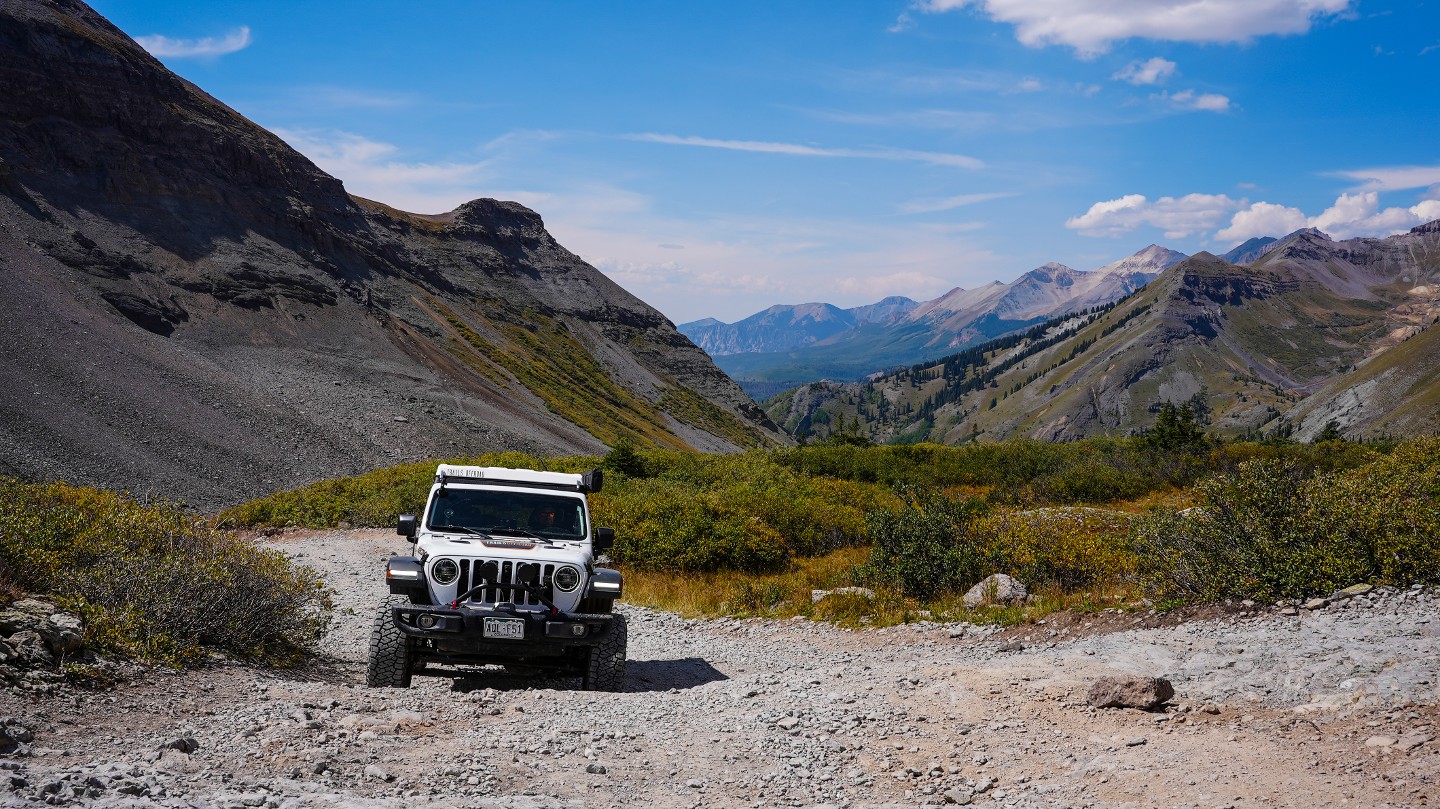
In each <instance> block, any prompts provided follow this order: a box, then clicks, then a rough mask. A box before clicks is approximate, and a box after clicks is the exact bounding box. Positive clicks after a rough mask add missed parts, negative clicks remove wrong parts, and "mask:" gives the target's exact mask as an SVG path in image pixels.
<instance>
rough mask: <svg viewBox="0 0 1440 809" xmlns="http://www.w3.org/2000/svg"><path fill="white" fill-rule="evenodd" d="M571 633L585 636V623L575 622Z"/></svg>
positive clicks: (580, 636)
mask: <svg viewBox="0 0 1440 809" xmlns="http://www.w3.org/2000/svg"><path fill="white" fill-rule="evenodd" d="M570 634H572V635H574V636H575V637H577V638H583V637H585V625H584V624H575V625H574V626H572V627H570Z"/></svg>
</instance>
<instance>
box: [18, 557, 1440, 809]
mask: <svg viewBox="0 0 1440 809" xmlns="http://www.w3.org/2000/svg"><path fill="white" fill-rule="evenodd" d="M278 545H279V547H282V548H284V549H285V550H286V551H287V552H289V553H291V554H293V555H294V556H295V557H296V558H298V559H300V560H302V561H304V562H306V563H308V564H311V565H313V566H315V567H316V568H317V569H320V570H321V571H323V572H324V573H325V575H326V577H327V579H328V580H329V581H330V583H331V584H332V585H333V586H335V587H336V588H337V590H338V591H339V593H340V602H341V603H342V604H350V605H353V607H354V613H353V614H348V615H342V616H340V618H339V619H337V622H336V627H335V630H334V632H333V633H332V635H331V637H330V639H329V641H328V644H329V649H330V651H331V652H332V653H333V655H334V660H333V661H331V662H330V663H329V664H327V665H326V666H324V667H323V668H321V669H320V670H318V671H312V672H308V673H305V674H283V673H282V674H276V673H270V672H257V671H254V670H250V669H247V668H244V667H239V666H220V667H215V668H211V669H207V670H204V671H200V672H190V673H186V674H160V675H156V676H154V677H153V678H152V679H150V680H149V681H148V682H142V683H132V684H129V685H126V686H124V687H122V688H121V689H119V690H118V691H115V692H112V693H96V692H65V693H62V694H59V695H56V696H51V697H45V698H40V699H35V698H22V697H19V696H16V695H12V694H6V695H4V696H3V697H0V700H3V704H0V713H4V714H7V715H10V716H14V717H20V718H21V719H22V721H23V722H24V723H26V724H27V725H28V726H29V727H31V728H32V729H33V730H34V733H35V736H34V739H33V741H32V742H31V743H30V744H29V745H28V746H29V750H28V754H27V755H18V756H9V757H5V758H4V759H3V760H0V768H4V770H5V771H4V772H0V805H3V806H31V805H44V804H46V803H51V804H54V803H71V804H76V803H83V804H89V805H95V806H117V807H119V806H171V807H190V806H194V807H297V808H298V807H435V808H436V809H440V808H441V807H456V809H459V807H497V808H498V807H511V808H513V809H540V808H541V807H612V806H613V807H630V806H644V807H647V809H668V808H669V807H686V808H687V809H688V808H689V807H711V806H721V807H726V806H737V807H740V806H748V807H758V806H806V807H809V806H819V805H827V804H828V805H833V806H837V807H846V806H848V807H856V808H857V809H858V808H859V807H871V806H904V807H910V806H922V805H927V804H928V805H935V804H946V803H951V804H954V803H959V804H968V805H972V806H994V807H1001V806H1007V807H1008V806H1016V807H1029V806H1036V807H1062V806H1077V807H1090V806H1095V807H1110V806H1135V807H1141V806H1161V807H1182V806H1195V807H1223V806H1231V807H1242V808H1243V807H1274V806H1307V807H1313V806H1346V805H1351V806H1440V711H1437V709H1436V704H1437V702H1440V651H1437V650H1440V593H1437V592H1434V591H1420V590H1413V591H1406V592H1404V593H1390V594H1386V595H1381V596H1380V597H1371V598H1366V599H1359V600H1352V601H1350V602H1346V606H1345V607H1344V608H1340V607H1331V608H1329V609H1326V610H1323V611H1319V612H1315V613H1302V614H1301V615H1299V616H1295V617H1285V616H1279V615H1276V614H1274V613H1273V612H1269V613H1266V614H1264V615H1261V616H1258V617H1255V618H1252V619H1228V620H1226V621H1221V622H1197V623H1191V624H1185V625H1182V626H1178V627H1172V628H1166V629H1152V630H1143V629H1132V630H1127V631H1123V632H1114V633H1110V634H1103V635H1091V636H1088V637H1079V638H1075V639H1066V636H1065V635H1062V634H1060V633H1058V632H1057V634H1056V637H1046V635H1048V634H1049V633H1051V632H1056V630H1054V629H1052V628H1048V627H1052V626H1053V624H1051V625H1047V626H1037V627H1035V628H1034V634H1036V635H1038V637H1037V639H1036V640H1035V641H1034V642H1033V643H1034V645H1028V644H1027V648H1024V649H1023V650H1021V651H1017V652H1002V651H1000V646H1001V644H1000V643H997V642H996V640H995V639H993V638H989V637H987V636H986V635H987V633H985V632H983V631H979V630H978V629H971V630H969V631H966V628H965V627H964V625H940V624H919V625H911V626H908V627H900V628H892V629H887V630H861V631H848V630H843V629H837V628H834V627H831V626H828V625H822V624H814V623H811V622H808V621H801V620H796V621H784V622H772V621H759V620H748V621H737V620H715V621H687V620H683V619H681V618H678V617H676V616H674V615H670V614H665V613H657V612H652V611H647V610H640V609H634V608H628V609H627V612H628V614H629V615H630V617H631V621H632V624H631V627H632V628H631V647H630V669H629V680H628V687H627V689H626V692H625V693H623V694H592V693H586V692H581V691H576V690H569V689H568V688H567V687H566V686H567V685H568V684H567V683H563V682H558V683H557V682H551V683H545V684H543V685H545V686H548V687H540V688H537V687H533V686H534V685H535V684H534V683H527V682H525V681H523V680H519V679H515V678H511V677H506V676H503V675H497V676H492V677H486V678H482V679H475V680H470V681H462V682H459V683H454V682H452V681H450V680H442V679H433V678H417V681H416V682H417V685H416V686H415V687H413V688H412V689H410V690H407V691H396V690H370V689H366V688H364V687H363V685H362V680H363V674H364V662H363V659H364V648H365V638H366V634H367V632H368V625H369V621H370V616H371V613H372V610H373V607H374V605H375V604H376V603H378V601H379V599H380V597H381V595H382V591H383V583H382V581H381V577H380V575H379V571H380V569H381V563H382V560H383V559H384V558H385V557H387V556H389V555H390V554H391V553H392V552H395V551H400V550H403V547H404V545H403V543H401V542H397V541H394V540H392V538H391V537H388V536H386V535H385V534H383V533H381V532H367V531H350V532H336V533H321V534H310V535H304V536H299V537H293V536H292V537H287V538H285V539H283V540H280V541H279V542H278ZM1113 671H1125V672H1140V673H1149V674H1156V675H1160V676H1165V677H1168V678H1170V679H1171V680H1172V681H1173V682H1174V684H1175V688H1176V691H1177V695H1176V698H1175V700H1174V702H1175V703H1176V706H1177V707H1172V708H1171V709H1170V710H1168V711H1166V712H1164V713H1143V712H1139V711H1125V710H1119V711H1116V710H1108V711H1096V710H1093V709H1089V708H1087V707H1085V705H1084V696H1085V690H1086V687H1087V686H1088V684H1089V683H1090V682H1091V681H1092V680H1093V679H1094V678H1095V677H1097V676H1099V675H1101V674H1103V673H1106V672H1113ZM167 745H168V747H166V746H167ZM162 747H164V748H165V749H161V748H162ZM6 779H8V782H9V789H8V790H6V789H4V785H5V782H6Z"/></svg>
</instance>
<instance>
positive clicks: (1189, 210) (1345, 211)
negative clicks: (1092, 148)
mask: <svg viewBox="0 0 1440 809" xmlns="http://www.w3.org/2000/svg"><path fill="white" fill-rule="evenodd" d="M1227 217H1228V219H1229V223H1228V224H1226V225H1225V226H1224V227H1220V225H1221V223H1223V222H1225V221H1226V218H1227ZM1435 219H1440V199H1426V200H1422V201H1420V202H1418V203H1416V204H1415V205H1412V206H1410V207H1408V208H1407V207H1390V208H1384V209H1382V208H1381V207H1380V195H1379V193H1377V192H1374V191H1362V192H1358V193H1353V194H1352V193H1343V194H1341V195H1340V196H1339V197H1337V198H1336V199H1335V202H1334V204H1332V205H1331V206H1330V207H1328V208H1326V209H1325V210H1324V211H1321V212H1320V213H1318V214H1316V215H1314V216H1310V215H1307V214H1306V213H1305V212H1304V211H1302V210H1300V209H1299V208H1293V207H1290V206H1287V205H1279V204H1276V203H1273V202H1263V201H1262V202H1250V201H1248V200H1244V199H1238V200H1237V199H1232V198H1230V197H1229V196H1226V195H1224V194H1187V195H1185V196H1183V197H1161V198H1160V199H1157V200H1154V201H1151V200H1150V199H1148V198H1146V197H1145V196H1144V195H1141V194H1129V195H1127V196H1124V197H1120V198H1119V199H1112V200H1104V201H1101V202H1097V203H1095V204H1094V205H1091V206H1090V210H1088V211H1086V212H1085V213H1084V214H1082V215H1081V216H1076V217H1072V218H1070V219H1069V220H1068V221H1066V222H1065V227H1067V228H1069V229H1071V230H1074V231H1076V232H1078V233H1080V234H1081V235H1082V236H1120V235H1123V234H1127V233H1130V232H1132V231H1135V230H1137V229H1139V228H1141V227H1154V228H1159V229H1161V230H1162V231H1164V233H1165V238H1167V239H1183V238H1189V237H1192V236H1200V235H1202V234H1204V233H1205V232H1206V231H1210V230H1214V229H1215V228H1217V227H1219V228H1220V229H1219V230H1215V232H1214V234H1213V236H1211V238H1210V240H1211V241H1213V242H1216V243H1219V244H1225V245H1229V246H1234V245H1237V244H1239V243H1241V242H1243V241H1245V240H1246V239H1249V238H1251V237H1254V236H1276V237H1278V236H1284V235H1286V234H1288V233H1292V232H1294V231H1296V230H1299V229H1300V228H1305V227H1312V228H1318V229H1320V230H1322V231H1324V232H1325V233H1327V234H1329V235H1330V236H1331V237H1333V238H1336V239H1349V238H1353V237H1356V236H1388V235H1391V234H1393V233H1403V232H1405V231H1406V230H1409V229H1410V228H1412V227H1414V226H1416V225H1420V224H1424V223H1425V222H1429V221H1432V220H1435Z"/></svg>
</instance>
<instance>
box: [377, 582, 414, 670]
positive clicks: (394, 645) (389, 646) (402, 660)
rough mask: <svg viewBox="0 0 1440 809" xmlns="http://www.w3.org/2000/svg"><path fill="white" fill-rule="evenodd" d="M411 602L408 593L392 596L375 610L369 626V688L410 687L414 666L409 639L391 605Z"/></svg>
mask: <svg viewBox="0 0 1440 809" xmlns="http://www.w3.org/2000/svg"><path fill="white" fill-rule="evenodd" d="M408 603H410V599H408V598H406V597H405V596H390V597H389V598H387V599H385V601H384V603H382V604H381V605H380V609H379V610H378V611H377V612H376V613H375V623H374V624H372V625H371V627H370V658H369V661H368V662H367V663H366V664H365V685H367V686H369V687H370V688H409V687H410V675H411V674H412V673H413V672H414V669H415V660H414V657H415V656H414V652H413V651H412V649H411V643H410V639H409V638H407V637H405V633H403V632H401V631H400V629H399V627H397V626H395V621H394V619H393V618H391V617H390V608H391V607H396V606H400V605H402V604H408Z"/></svg>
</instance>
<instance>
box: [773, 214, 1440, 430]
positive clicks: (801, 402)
mask: <svg viewBox="0 0 1440 809" xmlns="http://www.w3.org/2000/svg"><path fill="white" fill-rule="evenodd" d="M1437 257H1440V233H1437V232H1436V229H1435V228H1434V227H1433V226H1427V227H1424V228H1417V229H1416V230H1415V231H1413V232H1411V233H1408V234H1402V235H1400V236H1394V237H1390V238H1389V239H1383V240H1377V239H1355V240H1350V241H1346V242H1333V241H1331V240H1329V239H1328V238H1326V237H1324V236H1323V235H1321V234H1315V233H1300V234H1296V235H1294V236H1292V237H1291V238H1290V239H1288V240H1287V241H1286V243H1284V244H1282V245H1281V246H1280V247H1279V248H1278V249H1275V250H1273V251H1271V252H1270V253H1268V254H1267V255H1266V256H1264V257H1263V258H1262V260H1261V261H1258V262H1257V263H1256V264H1255V265H1253V266H1250V267H1239V266H1235V265H1232V264H1229V263H1228V262H1226V261H1224V260H1223V259H1220V258H1217V257H1215V256H1213V255H1210V254H1208V253H1200V254H1198V255H1196V256H1193V257H1191V258H1189V259H1187V260H1186V261H1183V262H1181V263H1179V264H1177V265H1175V266H1173V267H1171V268H1169V269H1167V270H1166V271H1165V272H1164V273H1162V274H1161V275H1160V277H1159V278H1157V279H1156V280H1155V281H1153V282H1151V284H1150V285H1149V286H1147V287H1145V288H1144V289H1142V290H1140V291H1139V292H1136V293H1134V294H1132V295H1131V296H1130V297H1128V298H1126V299H1124V300H1122V301H1120V302H1119V303H1117V304H1115V305H1114V306H1112V307H1108V308H1104V309H1100V310H1092V311H1091V312H1089V313H1087V314H1085V315H1083V316H1080V317H1075V318H1070V319H1066V320H1057V321H1051V322H1049V323H1048V324H1046V325H1044V326H1041V327H1036V328H1034V329H1032V330H1031V331H1030V332H1029V333H1027V334H1026V335H1025V336H1024V337H1023V338H1021V339H1019V340H1018V341H1017V340H1016V339H1015V338H1011V339H1009V340H1003V341H999V342H996V343H991V344H988V345H987V346H984V347H982V348H981V349H977V350H973V351H970V352H966V353H964V354H960V355H955V356H954V357H951V358H948V359H947V360H945V361H940V362H935V363H929V364H922V365H918V366H915V367H912V368H909V369H906V370H904V371H901V372H898V373H895V374H890V375H887V376H884V377H880V378H877V379H874V380H872V381H870V382H867V383H863V384H851V385H819V386H816V385H812V386H807V387H805V388H799V389H797V390H795V391H791V392H788V393H786V394H784V395H782V396H779V397H776V399H774V400H772V401H771V402H769V403H768V404H767V411H768V412H769V413H770V415H771V417H772V418H773V419H775V420H776V421H778V422H780V423H782V424H783V425H784V426H786V427H787V428H788V429H791V430H793V431H795V432H796V434H797V435H801V436H807V437H823V436H825V435H828V434H831V433H834V432H837V431H840V432H859V433H861V434H863V435H865V436H866V437H869V438H871V439H873V440H880V441H917V440H927V441H938V442H942V443H951V444H953V443H959V442H963V441H969V440H976V439H982V440H998V439H1003V438H1007V437H1011V436H1028V437H1033V438H1039V439H1046V440H1069V439H1073V438H1080V437H1084V436H1094V435H1127V434H1132V433H1135V432H1139V431H1143V430H1146V429H1148V428H1149V427H1150V426H1151V425H1152V424H1153V422H1154V418H1155V413H1156V412H1158V409H1159V406H1160V404H1161V403H1163V402H1167V401H1168V402H1175V403H1190V404H1191V405H1192V406H1193V407H1194V408H1195V409H1196V411H1197V412H1199V413H1200V414H1201V416H1202V419H1203V420H1204V421H1205V423H1206V424H1207V426H1208V427H1209V428H1210V429H1212V430H1214V431H1216V432H1218V433H1221V434H1230V435H1236V434H1245V433H1252V432H1255V431H1263V430H1267V429H1274V428H1275V427H1276V426H1278V425H1279V424H1280V423H1282V422H1281V419H1290V418H1301V419H1304V420H1305V424H1304V426H1305V429H1309V428H1310V426H1311V425H1312V424H1313V423H1314V420H1315V419H1316V418H1319V416H1313V417H1312V416H1310V415H1309V414H1310V413H1311V412H1312V411H1314V412H1318V411H1315V410H1314V408H1311V409H1310V410H1301V409H1299V406H1300V405H1301V404H1302V402H1305V400H1306V397H1308V396H1311V395H1312V394H1316V393H1317V392H1318V391H1321V390H1325V391H1330V392H1331V393H1329V394H1328V395H1330V396H1332V397H1334V396H1338V395H1339V394H1340V392H1341V391H1343V390H1345V389H1346V388H1345V387H1344V386H1341V387H1338V388H1337V387H1334V385H1336V384H1339V383H1337V380H1340V379H1343V378H1345V377H1347V375H1350V374H1352V373H1359V370H1360V369H1363V368H1366V367H1369V366H1371V365H1373V366H1374V367H1375V368H1376V369H1377V370H1376V373H1377V374H1378V373H1379V371H1380V369H1382V368H1383V367H1385V365H1386V364H1387V363H1393V365H1394V366H1396V367H1398V368H1401V369H1404V373H1405V374H1408V375H1409V376H1406V377H1405V378H1407V379H1410V378H1412V377H1413V380H1412V382H1411V387H1414V388H1416V390H1415V392H1413V393H1410V394H1407V395H1406V396H1405V397H1403V399H1404V401H1403V402H1401V401H1399V400H1396V402H1393V403H1391V404H1390V405H1388V406H1385V407H1378V408H1375V410H1376V412H1375V413H1374V414H1371V415H1367V416H1366V417H1365V419H1366V420H1362V421H1363V422H1364V423H1365V424H1376V425H1378V424H1382V423H1390V422H1386V421H1384V419H1382V418H1381V416H1380V415H1379V412H1380V411H1384V412H1391V411H1394V412H1402V411H1403V412H1405V413H1413V414H1414V415H1408V416H1406V417H1405V419H1406V421H1405V423H1421V422H1424V420H1425V419H1427V418H1431V417H1433V406H1432V404H1431V403H1430V399H1429V398H1427V397H1428V396H1429V392H1430V388H1429V387H1427V386H1429V385H1430V384H1431V383H1430V382H1429V381H1427V380H1430V379H1432V378H1433V377H1429V376H1426V374H1425V373H1424V372H1423V371H1422V370H1417V369H1418V368H1421V367H1422V366H1423V363H1420V362H1418V361H1416V360H1410V359H1407V357H1406V353H1405V352H1402V353H1401V354H1394V355H1393V360H1384V359H1383V358H1384V357H1385V356H1386V355H1387V354H1388V353H1389V352H1394V351H1397V350H1399V349H1400V348H1401V347H1402V346H1403V344H1402V343H1401V341H1402V340H1403V339H1404V337H1405V336H1406V335H1413V334H1415V332H1416V330H1418V329H1420V328H1422V327H1423V326H1424V325H1426V324H1428V323H1430V322H1432V321H1433V319H1434V317H1435V316H1436V315H1437V314H1440V297H1437V296H1436V295H1435V294H1434V293H1433V292H1432V290H1434V289H1436V288H1437V287H1436V286H1434V285H1433V284H1430V283H1429V282H1430V281H1431V280H1433V279H1434V278H1436V277H1437V276H1440V265H1437V262H1436V258H1437ZM1423 335H1428V332H1425V333H1423ZM1423 335H1422V336H1423ZM1415 339H1420V338H1415ZM1429 339H1430V338H1429V337H1428V336H1423V340H1422V342H1424V341H1428V340H1429ZM1413 341H1414V340H1412V342H1413ZM1417 345H1419V343H1417ZM1411 351H1414V352H1416V353H1417V354H1418V351H1419V349H1411ZM1367 357H1369V358H1371V359H1369V360H1368V361H1367ZM1352 369H1357V370H1356V371H1353V372H1352ZM1396 373H1400V372H1399V371H1396V372H1392V375H1393V374H1396ZM1363 382H1365V379H1364V378H1362V377H1360V376H1356V377H1355V384H1357V385H1358V384H1361V383H1363ZM1351 387H1353V386H1351ZM1292 410H1293V411H1294V412H1293V413H1292V412H1291V411H1292ZM1367 412H1368V411H1367ZM1320 423H1321V424H1322V425H1323V421H1322V422H1320ZM1357 423H1358V422H1357ZM1316 432H1318V428H1316Z"/></svg>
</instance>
